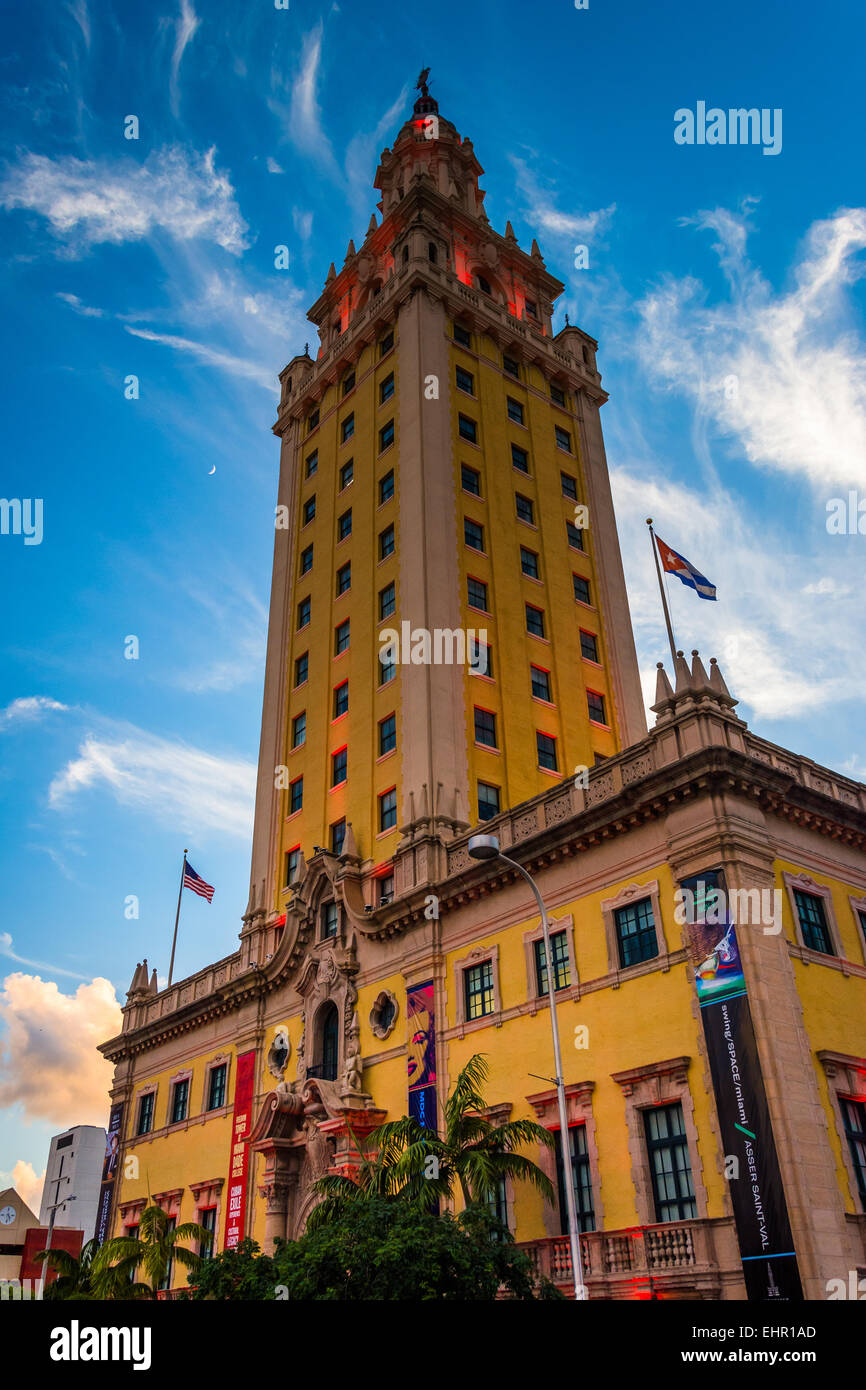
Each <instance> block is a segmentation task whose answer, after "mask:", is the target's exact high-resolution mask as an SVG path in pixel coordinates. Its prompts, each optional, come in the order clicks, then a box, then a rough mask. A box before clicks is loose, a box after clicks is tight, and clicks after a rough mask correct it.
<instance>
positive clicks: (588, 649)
mask: <svg viewBox="0 0 866 1390" xmlns="http://www.w3.org/2000/svg"><path fill="white" fill-rule="evenodd" d="M580 654H581V656H582V657H583V659H584V661H594V662H595V663H596V664H598V659H599V658H598V638H597V637H596V635H595V633H594V632H584V630H583V628H581V629H580Z"/></svg>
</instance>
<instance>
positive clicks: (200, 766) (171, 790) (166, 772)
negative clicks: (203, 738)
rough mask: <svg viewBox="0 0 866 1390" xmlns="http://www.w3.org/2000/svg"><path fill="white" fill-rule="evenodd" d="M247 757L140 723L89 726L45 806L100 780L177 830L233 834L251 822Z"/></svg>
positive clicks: (245, 834)
mask: <svg viewBox="0 0 866 1390" xmlns="http://www.w3.org/2000/svg"><path fill="white" fill-rule="evenodd" d="M255 772H256V770H255V764H254V763H252V762H247V761H245V760H244V759H242V758H235V757H221V756H219V755H217V754H214V753H208V752H206V751H205V750H204V749H201V748H194V747H191V746H190V745H189V744H187V743H183V742H181V741H172V740H170V739H164V738H160V737H158V736H157V735H155V734H150V733H147V732H146V731H145V730H143V729H137V728H134V727H130V728H128V729H124V730H123V731H122V732H112V731H111V730H108V731H106V732H105V733H98V734H97V733H91V734H88V735H86V737H85V738H84V740H83V742H82V743H81V745H80V746H79V749H78V757H76V758H73V759H71V761H70V762H69V763H67V765H66V767H64V768H63V770H62V771H61V772H59V773H58V774H57V776H56V777H55V778H54V779H53V781H52V782H51V785H50V787H49V789H48V801H49V805H50V806H52V807H53V808H54V809H55V810H58V811H62V810H63V809H64V808H66V807H67V806H69V804H70V803H71V802H72V801H73V800H74V799H75V798H77V797H79V796H80V795H81V794H82V793H83V792H84V791H85V790H89V789H93V788H96V787H102V788H104V789H106V790H107V791H108V792H109V793H110V794H111V795H112V796H113V797H114V799H115V800H116V801H117V802H118V803H119V804H121V805H123V806H129V807H133V808H138V809H141V810H144V811H146V812H148V813H149V814H150V815H151V816H153V817H154V818H155V819H157V820H159V821H161V822H163V823H165V824H167V825H170V826H172V828H174V829H177V830H184V829H185V830H186V831H189V832H192V831H193V830H194V829H195V828H199V829H201V827H203V826H204V827H208V828H210V829H213V830H217V831H221V832H223V833H224V834H226V835H228V836H230V837H232V838H234V839H239V840H247V839H248V838H249V835H250V832H251V829H252V809H253V795H254V790H255Z"/></svg>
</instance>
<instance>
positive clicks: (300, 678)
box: [295, 652, 310, 689]
mask: <svg viewBox="0 0 866 1390" xmlns="http://www.w3.org/2000/svg"><path fill="white" fill-rule="evenodd" d="M309 674H310V653H309V652H302V653H301V655H300V656H299V657H297V658H296V660H295V689H297V687H298V686H299V685H304V684H305V682H306V681H307V679H308V677H309Z"/></svg>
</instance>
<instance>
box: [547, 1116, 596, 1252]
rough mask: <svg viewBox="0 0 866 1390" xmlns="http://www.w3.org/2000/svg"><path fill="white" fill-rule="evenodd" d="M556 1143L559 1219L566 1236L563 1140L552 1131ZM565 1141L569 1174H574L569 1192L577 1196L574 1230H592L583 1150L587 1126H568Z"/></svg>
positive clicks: (586, 1158) (588, 1177) (586, 1156)
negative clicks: (568, 1149) (567, 1146)
mask: <svg viewBox="0 0 866 1390" xmlns="http://www.w3.org/2000/svg"><path fill="white" fill-rule="evenodd" d="M554 1141H555V1144H556V1186H557V1191H558V1193H559V1220H560V1229H561V1231H562V1234H563V1235H567V1234H568V1198H567V1197H566V1195H565V1171H564V1169H563V1166H562V1139H561V1137H560V1133H559V1130H555V1131H554ZM568 1142H569V1148H570V1150H571V1171H572V1173H573V1174H574V1187H573V1188H572V1191H573V1192H574V1193H575V1194H576V1196H577V1229H578V1230H579V1231H594V1230H595V1212H594V1210H593V1204H592V1174H591V1172H590V1167H589V1153H588V1152H587V1147H586V1125H570V1126H569V1130H568Z"/></svg>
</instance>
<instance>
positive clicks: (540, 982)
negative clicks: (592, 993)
mask: <svg viewBox="0 0 866 1390" xmlns="http://www.w3.org/2000/svg"><path fill="white" fill-rule="evenodd" d="M534 950H535V980H536V985H537V987H538V993H539V995H543V994H546V993H547V990H548V983H549V982H548V979H547V954H546V952H545V949H544V937H542V938H541V939H540V941H536V942H535V946H534ZM550 951H551V955H552V956H553V988H554V989H555V990H557V989H568V986H569V985H570V984H571V965H570V963H569V959H568V940H567V937H566V935H565V932H564V931H555V932H551V934H550Z"/></svg>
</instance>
